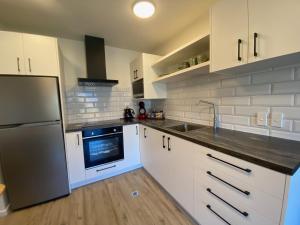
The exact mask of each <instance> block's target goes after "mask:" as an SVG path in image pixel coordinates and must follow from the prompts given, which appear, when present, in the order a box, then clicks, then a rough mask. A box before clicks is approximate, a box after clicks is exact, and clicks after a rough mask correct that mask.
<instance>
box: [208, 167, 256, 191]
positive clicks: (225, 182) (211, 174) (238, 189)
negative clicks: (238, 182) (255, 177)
mask: <svg viewBox="0 0 300 225" xmlns="http://www.w3.org/2000/svg"><path fill="white" fill-rule="evenodd" d="M206 173H207V174H208V175H210V176H212V177H214V178H216V179H217V180H219V181H221V182H222V183H224V184H227V185H228V186H230V187H232V188H234V189H235V190H237V191H239V192H241V193H243V194H244V195H247V196H249V195H250V192H249V191H243V190H241V189H240V188H238V187H236V186H234V185H232V184H230V183H229V182H227V181H225V180H223V179H221V178H219V177H217V176H216V175H214V174H213V173H212V172H210V171H207V172H206Z"/></svg>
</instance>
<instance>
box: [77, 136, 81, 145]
mask: <svg viewBox="0 0 300 225" xmlns="http://www.w3.org/2000/svg"><path fill="white" fill-rule="evenodd" d="M77 145H78V146H79V145H80V137H79V134H77Z"/></svg>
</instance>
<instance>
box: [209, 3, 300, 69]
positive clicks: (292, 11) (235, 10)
mask: <svg viewBox="0 0 300 225" xmlns="http://www.w3.org/2000/svg"><path fill="white" fill-rule="evenodd" d="M299 8H300V1H298V0H287V1H280V0H264V1H261V0H220V1H217V2H216V3H215V4H214V5H213V7H212V8H211V13H210V19H211V37H210V38H211V40H210V42H211V44H210V46H211V49H210V51H211V53H210V55H211V67H210V72H217V71H224V70H227V69H230V68H234V67H237V66H243V65H247V67H248V68H249V69H251V68H252V69H253V68H254V69H255V68H258V69H262V68H263V67H271V66H275V65H277V66H280V65H288V64H293V63H298V62H299V55H300V53H299V52H300V44H299V39H300V31H299V29H293V28H295V27H300V20H299V19H298V16H297V15H298V11H299ZM278 57H280V58H278ZM263 60H267V62H264V64H262V63H261V64H257V63H256V64H252V63H253V62H258V61H263ZM247 67H243V68H247Z"/></svg>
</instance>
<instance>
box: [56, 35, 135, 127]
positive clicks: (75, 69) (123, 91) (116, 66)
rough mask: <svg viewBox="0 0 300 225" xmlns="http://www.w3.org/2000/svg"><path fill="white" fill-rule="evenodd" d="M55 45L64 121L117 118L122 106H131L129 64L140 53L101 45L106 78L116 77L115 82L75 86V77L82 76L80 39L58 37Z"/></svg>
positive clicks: (84, 66) (83, 60) (84, 71)
mask: <svg viewBox="0 0 300 225" xmlns="http://www.w3.org/2000/svg"><path fill="white" fill-rule="evenodd" d="M59 48H60V55H61V56H60V58H61V64H62V70H63V74H62V79H63V84H64V87H65V96H66V97H65V106H66V114H67V115H66V119H67V123H77V122H93V121H99V120H109V119H118V118H121V117H122V116H123V109H124V108H125V107H126V106H129V107H134V102H133V99H132V90H131V81H130V67H129V64H130V62H131V61H132V60H133V59H135V58H136V57H137V56H138V55H139V54H140V53H138V52H135V51H130V50H125V49H120V48H115V47H111V46H105V55H106V71H107V78H108V79H114V80H119V84H118V85H116V86H114V87H112V88H111V87H79V86H78V85H77V78H78V77H86V60H85V46H84V42H82V41H74V40H69V39H59Z"/></svg>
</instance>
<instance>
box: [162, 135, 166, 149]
mask: <svg viewBox="0 0 300 225" xmlns="http://www.w3.org/2000/svg"><path fill="white" fill-rule="evenodd" d="M165 138H166V136H165V135H163V136H162V143H163V148H166V145H165Z"/></svg>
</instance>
